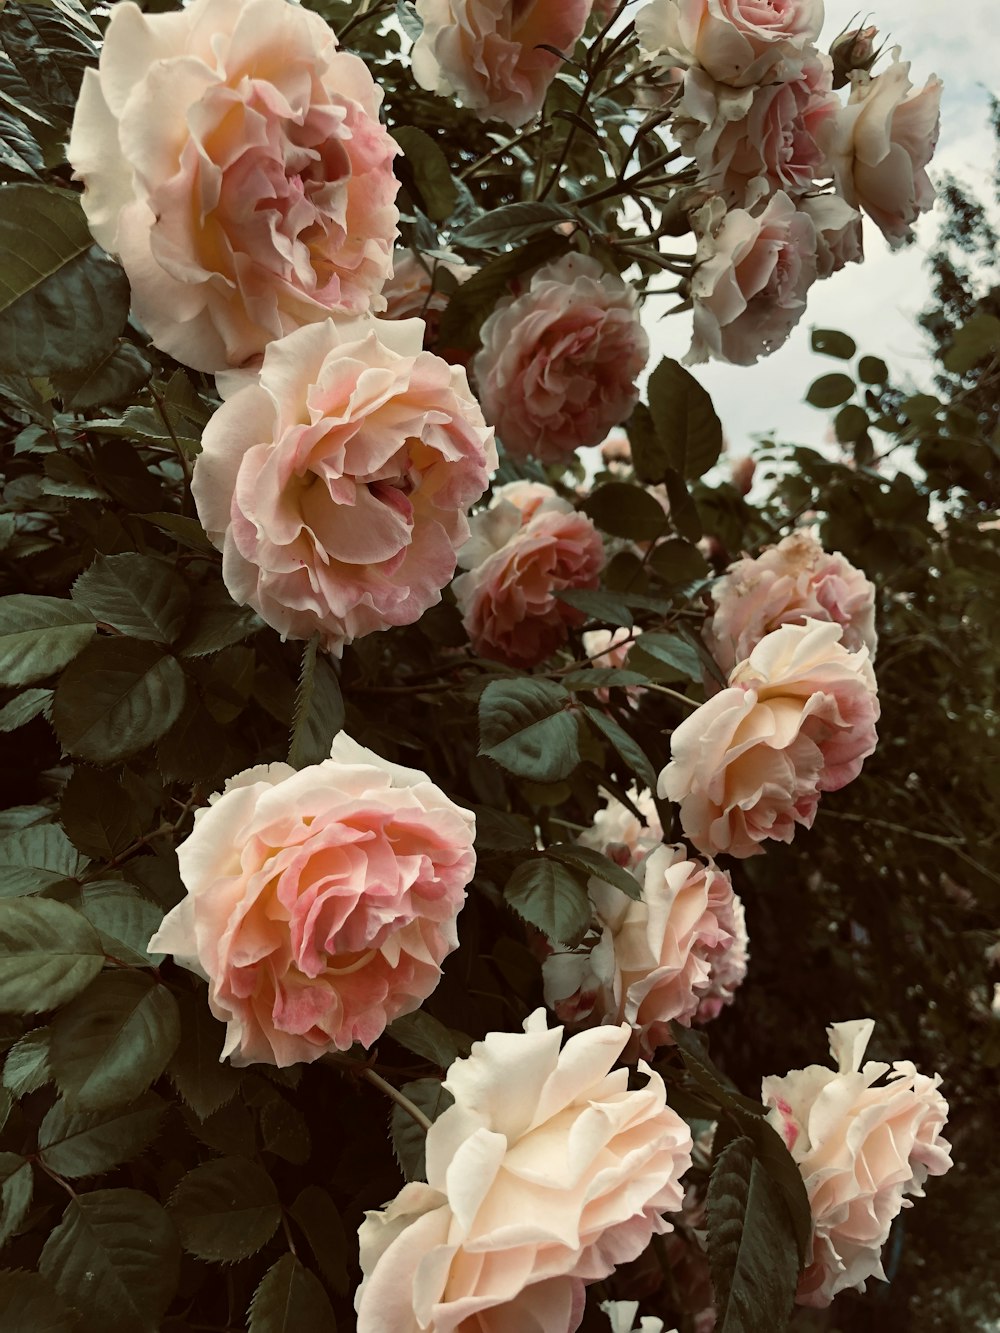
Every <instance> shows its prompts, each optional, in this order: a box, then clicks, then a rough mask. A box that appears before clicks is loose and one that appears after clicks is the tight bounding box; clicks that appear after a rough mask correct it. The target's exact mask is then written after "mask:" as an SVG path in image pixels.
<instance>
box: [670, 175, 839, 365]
mask: <svg viewBox="0 0 1000 1333" xmlns="http://www.w3.org/2000/svg"><path fill="white" fill-rule="evenodd" d="M694 223H695V228H696V231H697V234H698V249H697V254H696V262H697V266H696V268H695V271H694V274H693V276H692V278H691V299H692V301H693V302H694V336H693V338H692V340H691V350H690V351H689V352H688V354H687V356H686V357H685V358H684V359H685V361H686V362H687V364H688V365H692V364H696V363H698V362H700V361H707V360H708V358H709V356H714V357H715V358H716V359H717V360H719V361H730V362H732V363H733V364H734V365H737V366H750V365H753V363H754V362H755V361H756V360H757V359H758V358H759V357H761V356H766V355H767V354H768V353H770V352H773V351H774V350H775V349H776V348H778V347H780V346H781V345H782V343H783V342H784V341H785V340H786V339H787V337H788V335H789V334H790V333H791V331H792V329H793V328H794V327H795V325H796V324H797V323H798V322H799V320H800V319H801V318H802V315H803V312H804V311H805V308H806V292H807V291H808V290H809V288H810V287H811V286H812V284H813V282H815V280H816V228H815V226H814V225H813V222H812V219H811V218H809V217H807V216H806V214H805V213H803V212H800V211H798V210H796V207H795V205H794V203H793V202H792V201H791V199H789V197H788V195H787V194H785V192H784V191H783V190H779V191H778V192H777V194H775V195H773V196H772V197H771V199H769V200H768V203H767V207H766V208H765V209H764V210H763V212H761V213H758V214H756V215H751V214H750V213H748V212H747V211H746V210H745V209H742V208H734V209H732V210H731V211H730V212H728V213H727V212H726V210H725V205H724V204H723V202H722V200H721V199H714V200H712V201H711V202H710V203H708V204H706V205H705V207H704V208H702V209H699V210H698V212H697V213H696V214H695V216H694Z"/></svg>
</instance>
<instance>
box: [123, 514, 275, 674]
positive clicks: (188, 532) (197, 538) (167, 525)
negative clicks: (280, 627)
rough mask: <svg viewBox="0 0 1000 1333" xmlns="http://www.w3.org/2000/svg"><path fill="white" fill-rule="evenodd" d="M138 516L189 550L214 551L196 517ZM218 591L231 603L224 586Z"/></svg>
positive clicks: (176, 515)
mask: <svg viewBox="0 0 1000 1333" xmlns="http://www.w3.org/2000/svg"><path fill="white" fill-rule="evenodd" d="M139 517H140V518H141V519H142V521H143V522H144V523H149V524H151V525H152V526H153V527H154V528H156V529H158V530H159V531H160V532H165V533H167V534H168V536H170V537H173V539H174V540H175V541H176V542H179V543H180V545H181V546H186V547H187V548H188V550H190V551H198V552H214V551H215V547H214V546H213V545H212V543H211V542H210V541H209V540H208V538H207V537H206V536H205V529H204V528H203V527H202V526H201V524H200V523H199V522H198V520H197V519H196V518H189V517H188V516H187V515H186V514H167V513H162V514H158V513H151V514H140V515H139ZM210 586H211V587H212V588H213V589H215V588H216V585H215V584H212V585H210ZM218 591H220V592H222V593H225V598H226V601H227V602H230V604H232V601H231V598H230V597H229V594H228V593H227V592H226V590H225V588H222V587H220V588H219V589H218ZM258 628H259V623H258ZM208 651H209V652H211V651H212V649H209V650H208Z"/></svg>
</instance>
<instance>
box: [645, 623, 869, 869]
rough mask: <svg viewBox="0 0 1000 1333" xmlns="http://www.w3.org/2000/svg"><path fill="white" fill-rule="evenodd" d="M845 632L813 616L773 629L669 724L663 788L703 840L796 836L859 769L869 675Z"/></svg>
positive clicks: (739, 850)
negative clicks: (705, 696) (715, 690)
mask: <svg viewBox="0 0 1000 1333" xmlns="http://www.w3.org/2000/svg"><path fill="white" fill-rule="evenodd" d="M842 633H843V631H842V629H841V627H840V625H836V624H822V623H820V622H819V621H816V620H807V621H806V622H805V624H803V625H782V626H781V628H780V629H776V630H773V631H772V632H771V633H770V634H767V635H765V636H764V638H763V639H761V641H760V643H759V644H757V646H756V648H754V650H753V652H752V653H751V654H750V656H749V657H748V658H747V660H746V661H744V662H740V663H739V665H738V666H737V667H736V669H735V670H734V671H733V673H732V675H731V676H730V678H729V688H728V689H725V690H722V691H721V692H720V693H719V694H716V695H715V696H714V697H713V698H711V699H709V700H708V702H707V703H704V704H702V705H701V707H700V708H698V709H696V710H695V712H693V713H692V714H691V715H690V716H689V717H687V718H685V719H684V721H683V722H682V723H681V724H680V726H679V727H677V728H676V730H675V731H674V733H673V735H672V736H671V738H670V748H671V755H672V758H671V761H670V763H669V764H668V765H667V766H666V768H664V770H663V772H662V773H661V774H660V782H659V794H660V796H665V797H667V798H668V799H669V800H671V801H677V802H679V803H680V807H681V824H682V826H683V828H684V832H685V833H686V834H687V836H688V837H689V838H690V839H691V841H692V842H693V843H694V845H695V846H696V847H697V848H698V849H699V850H700V851H702V852H705V853H706V854H708V855H715V854H716V853H718V852H729V853H730V854H731V855H732V856H754V855H756V854H757V853H759V852H761V851H763V848H762V847H761V846H760V844H761V843H762V842H763V841H764V840H765V839H767V838H775V839H777V840H778V841H779V842H791V840H792V838H793V836H794V834H795V826H796V824H801V825H803V827H805V828H811V827H812V823H813V820H814V819H815V818H816V809H817V806H818V805H819V798H820V795H821V794H822V793H823V792H825V791H838V790H839V789H840V788H841V787H844V786H846V785H847V783H848V782H851V781H853V779H854V778H856V777H857V776H858V774H859V773H860V772H861V765H862V764H863V763H864V761H865V759H866V758H867V757H868V755H870V754H871V753H872V752H873V751H874V749H875V743H876V739H877V738H876V732H875V723H876V722H877V721H878V716H879V706H878V698H877V696H876V685H875V675H874V672H873V671H872V668H871V663H870V662H869V660H868V650H867V649H865V648H861V649H859V650H858V651H857V652H854V653H850V652H848V651H847V649H846V648H845V647H844V646H843V644H842V643H840V641H839V640H840V637H841V634H842Z"/></svg>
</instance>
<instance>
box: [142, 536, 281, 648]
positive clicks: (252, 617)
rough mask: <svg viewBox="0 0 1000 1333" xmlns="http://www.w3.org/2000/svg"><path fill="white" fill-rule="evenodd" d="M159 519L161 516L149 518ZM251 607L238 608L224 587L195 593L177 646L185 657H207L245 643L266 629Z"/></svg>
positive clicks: (212, 586)
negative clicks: (253, 635) (262, 628)
mask: <svg viewBox="0 0 1000 1333" xmlns="http://www.w3.org/2000/svg"><path fill="white" fill-rule="evenodd" d="M146 517H147V518H150V517H154V518H159V517H161V515H149V514H147V515H146ZM263 623H264V622H263V621H262V620H261V618H260V616H258V615H257V613H256V611H254V610H253V609H252V608H251V607H249V606H237V605H236V603H235V602H234V601H233V599H232V598H231V597H230V596H229V593H228V592H227V591H226V587H225V585H224V584H222V583H206V584H205V585H204V586H203V587H201V588H197V589H196V590H195V594H194V599H193V601H192V603H191V614H190V615H189V616H188V627H187V629H186V631H185V633H184V637H183V638H182V639H181V641H180V643H179V644H178V645H177V651H178V653H179V654H180V656H181V657H207V656H208V654H209V653H218V652H221V650H222V649H223V648H231V647H232V646H233V644H235V643H242V642H243V640H244V639H247V638H249V637H250V635H251V634H256V632H257V631H258V630H259V629H260V628H261V627H262V625H263Z"/></svg>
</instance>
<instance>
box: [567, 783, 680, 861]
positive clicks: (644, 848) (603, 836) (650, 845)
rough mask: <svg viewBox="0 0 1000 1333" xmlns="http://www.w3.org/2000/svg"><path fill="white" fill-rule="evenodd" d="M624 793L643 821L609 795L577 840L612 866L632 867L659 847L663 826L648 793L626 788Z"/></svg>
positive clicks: (650, 794) (651, 796) (651, 797)
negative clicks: (590, 823) (626, 790)
mask: <svg viewBox="0 0 1000 1333" xmlns="http://www.w3.org/2000/svg"><path fill="white" fill-rule="evenodd" d="M628 795H629V800H630V801H631V802H632V804H633V805H634V806H635V808H636V810H638V811H639V814H641V815H642V820H645V823H643V822H642V820H640V819H638V818H637V817H636V815H634V814H633V813H632V811H631V810H630V809H629V808H628V806H627V805H624V804H623V803H622V802H621V801H618V800H615V798H614V797H613V796H609V797H608V798H607V801H606V804H605V805H604V806H603V807H602V809H600V810H598V811H597V813H596V814H595V815H594V822H593V824H592V825H591V826H590V828H588V829H584V831H583V832H582V833H581V834H579V835H578V837H577V842H579V843H582V844H583V846H584V847H592V848H593V849H594V851H595V852H603V853H604V854H605V856H610V858H611V860H612V861H614V862H615V864H616V865H620V866H622V867H623V868H624V869H626V870H632V869H634V868H635V867H636V866H637V865H638V864H639V862H640V861H642V860H643V859H644V858H645V857H646V855H647V854H648V853H649V852H652V851H655V850H656V848H657V847H659V845H660V843H661V842H662V841H663V825H662V824H661V823H660V816H659V814H658V813H657V809H656V802H655V801H654V800H653V794H652V792H649V791H638V790H637V789H636V788H635V787H630V788H629V793H628Z"/></svg>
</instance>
